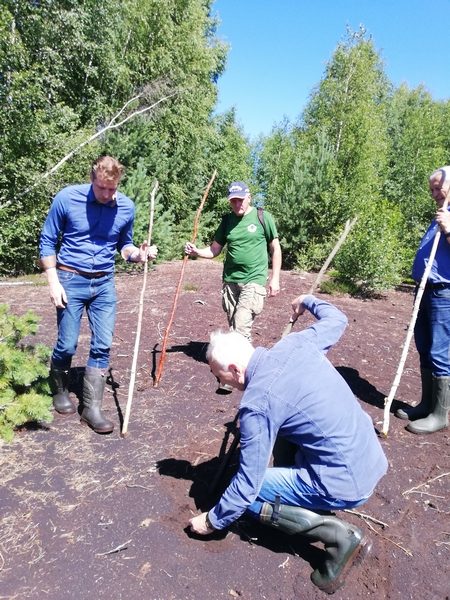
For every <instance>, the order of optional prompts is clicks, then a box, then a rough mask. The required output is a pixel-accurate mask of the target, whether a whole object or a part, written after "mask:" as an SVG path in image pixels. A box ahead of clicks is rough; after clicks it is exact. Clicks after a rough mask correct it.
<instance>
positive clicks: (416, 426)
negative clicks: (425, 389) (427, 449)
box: [406, 377, 450, 433]
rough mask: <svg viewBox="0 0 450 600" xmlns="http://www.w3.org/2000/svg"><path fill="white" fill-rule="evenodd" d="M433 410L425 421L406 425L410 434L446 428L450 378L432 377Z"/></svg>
mask: <svg viewBox="0 0 450 600" xmlns="http://www.w3.org/2000/svg"><path fill="white" fill-rule="evenodd" d="M432 404H433V409H432V411H431V412H430V414H429V415H428V417H427V418H426V419H419V420H418V421H414V422H413V423H408V425H407V426H406V429H407V430H408V431H411V432H412V433H434V432H435V431H439V430H440V429H445V428H446V427H448V411H449V409H450V377H433V402H432Z"/></svg>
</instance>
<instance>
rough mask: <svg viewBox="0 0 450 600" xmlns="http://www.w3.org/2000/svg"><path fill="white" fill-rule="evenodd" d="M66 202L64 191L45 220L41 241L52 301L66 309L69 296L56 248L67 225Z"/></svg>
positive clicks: (40, 248) (41, 257)
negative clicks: (60, 275)
mask: <svg viewBox="0 0 450 600" xmlns="http://www.w3.org/2000/svg"><path fill="white" fill-rule="evenodd" d="M65 200H66V196H65V194H64V190H62V191H61V192H58V194H56V196H55V198H54V200H53V202H52V205H51V207H50V210H49V213H48V215H47V218H46V219H45V223H44V226H43V228H42V232H41V236H40V240H39V253H40V265H41V267H42V269H43V270H44V271H45V275H46V277H47V283H48V286H49V290H50V299H51V301H52V302H53V304H54V305H55V306H56V308H64V307H65V305H66V304H67V296H66V292H65V291H64V288H63V286H62V285H61V284H60V282H59V279H58V273H57V272H56V247H57V244H58V238H59V234H60V232H61V231H63V230H64V223H65V218H66V215H65Z"/></svg>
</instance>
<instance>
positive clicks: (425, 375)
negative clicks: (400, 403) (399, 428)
mask: <svg viewBox="0 0 450 600" xmlns="http://www.w3.org/2000/svg"><path fill="white" fill-rule="evenodd" d="M420 376H421V379H422V398H421V400H420V402H419V404H418V405H417V406H410V407H409V408H399V409H398V410H396V411H395V416H396V417H398V418H399V419H405V420H407V421H415V420H416V419H423V418H424V417H428V415H429V414H430V412H431V410H432V405H431V398H432V395H433V375H432V374H431V370H430V369H421V370H420Z"/></svg>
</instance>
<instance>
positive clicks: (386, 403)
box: [381, 200, 448, 436]
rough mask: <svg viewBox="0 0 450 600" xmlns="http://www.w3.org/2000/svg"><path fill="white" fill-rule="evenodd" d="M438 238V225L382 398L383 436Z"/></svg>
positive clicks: (439, 234)
mask: <svg viewBox="0 0 450 600" xmlns="http://www.w3.org/2000/svg"><path fill="white" fill-rule="evenodd" d="M447 205H448V200H446V201H445V202H444V208H445V209H447ZM440 238H441V230H440V228H439V225H438V228H437V231H436V235H435V236H434V241H433V246H432V247H431V251H430V256H429V258H428V262H427V266H426V267H425V271H424V272H423V275H422V279H421V280H420V285H419V289H418V290H417V294H416V299H415V300H414V307H413V312H412V316H411V320H410V322H409V326H408V332H407V334H406V339H405V343H404V344H403V351H402V355H401V358H400V363H399V365H398V368H397V373H396V375H395V378H394V382H393V384H392V387H391V391H390V392H389V395H388V397H387V398H385V399H384V413H383V428H382V430H381V433H382V434H383V435H384V436H387V434H388V431H389V417H390V410H391V404H392V402H393V400H394V396H395V392H396V391H397V388H398V386H399V384H400V379H401V377H402V374H403V369H404V367H405V362H406V357H407V356H408V351H409V346H410V344H411V340H412V337H413V334H414V327H415V325H416V321H417V315H418V314H419V308H420V302H421V300H422V296H423V293H424V291H425V285H426V283H427V280H428V276H429V274H430V271H431V268H432V267H433V261H434V257H435V256H436V250H437V247H438V244H439V240H440Z"/></svg>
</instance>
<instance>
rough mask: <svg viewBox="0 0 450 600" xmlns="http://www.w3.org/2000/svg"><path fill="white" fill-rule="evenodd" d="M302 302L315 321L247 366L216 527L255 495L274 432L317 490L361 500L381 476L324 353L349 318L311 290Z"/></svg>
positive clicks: (370, 430)
mask: <svg viewBox="0 0 450 600" xmlns="http://www.w3.org/2000/svg"><path fill="white" fill-rule="evenodd" d="M304 304H305V306H306V307H307V308H308V310H309V311H311V313H312V314H313V315H314V316H315V317H316V318H317V319H318V321H316V322H315V323H314V324H313V325H311V326H310V327H308V328H307V329H305V330H304V331H301V332H299V333H291V334H290V335H288V336H286V337H285V338H283V339H282V340H280V341H279V342H278V343H277V344H275V346H273V348H271V349H269V350H267V349H265V348H256V350H255V352H254V353H253V355H252V357H251V359H250V362H249V364H248V367H247V369H246V374H245V377H246V381H245V386H246V387H245V392H244V395H243V396H242V400H241V405H240V411H239V418H240V430H241V441H240V444H241V453H240V465H239V469H238V472H237V474H236V475H235V477H234V478H233V480H232V481H231V483H230V485H229V486H228V488H227V489H226V490H225V492H224V494H223V496H222V498H221V499H220V501H219V503H218V504H217V505H216V506H215V507H214V508H213V509H212V510H211V511H210V512H209V517H210V520H211V524H212V525H213V527H216V528H217V529H222V528H223V527H226V526H228V525H230V523H232V522H233V521H234V520H235V519H237V518H238V517H239V516H241V515H242V513H243V512H244V511H245V510H246V508H247V507H248V506H249V505H250V504H251V503H252V502H253V501H254V500H255V499H256V497H257V495H258V492H259V490H260V489H261V485H262V481H263V478H264V474H265V471H266V469H267V467H268V465H269V461H270V458H271V453H272V449H273V445H274V443H275V440H276V437H277V435H280V436H281V437H283V438H286V439H287V440H289V441H290V442H292V443H293V444H295V445H296V446H297V448H298V450H297V453H296V465H295V466H296V468H297V469H298V470H299V475H300V477H301V479H302V480H303V481H304V482H306V483H307V484H308V485H309V486H311V487H313V488H314V489H315V490H316V491H317V493H318V494H319V495H323V496H327V497H330V498H334V499H340V500H348V501H358V500H362V499H365V498H368V497H369V496H370V495H371V493H372V492H373V490H374V488H375V485H376V484H377V482H378V481H379V479H380V478H381V477H382V476H383V475H384V474H385V473H386V470H387V460H386V457H385V455H384V453H383V450H382V448H381V445H380V443H379V441H378V438H377V436H376V434H375V431H374V427H373V424H372V420H371V419H370V417H369V415H367V414H366V413H365V412H364V411H363V410H362V408H361V407H360V405H359V403H358V401H357V400H356V399H355V397H354V395H353V393H352V391H351V390H350V388H349V387H348V385H347V383H346V382H345V381H344V379H343V378H342V377H341V375H340V374H339V373H338V372H337V371H336V369H335V368H334V367H333V365H332V364H331V363H330V362H329V361H328V359H327V358H326V356H325V353H326V352H327V350H328V349H329V348H330V347H331V346H332V345H333V344H335V343H336V342H337V341H338V340H339V338H340V337H341V335H342V333H343V331H344V329H345V327H346V324H347V318H346V316H345V315H344V314H343V313H342V312H341V311H340V310H338V309H337V308H336V307H334V306H333V305H331V304H329V303H328V302H324V301H321V300H318V299H317V298H315V297H314V296H311V295H309V296H306V298H305V301H304Z"/></svg>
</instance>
